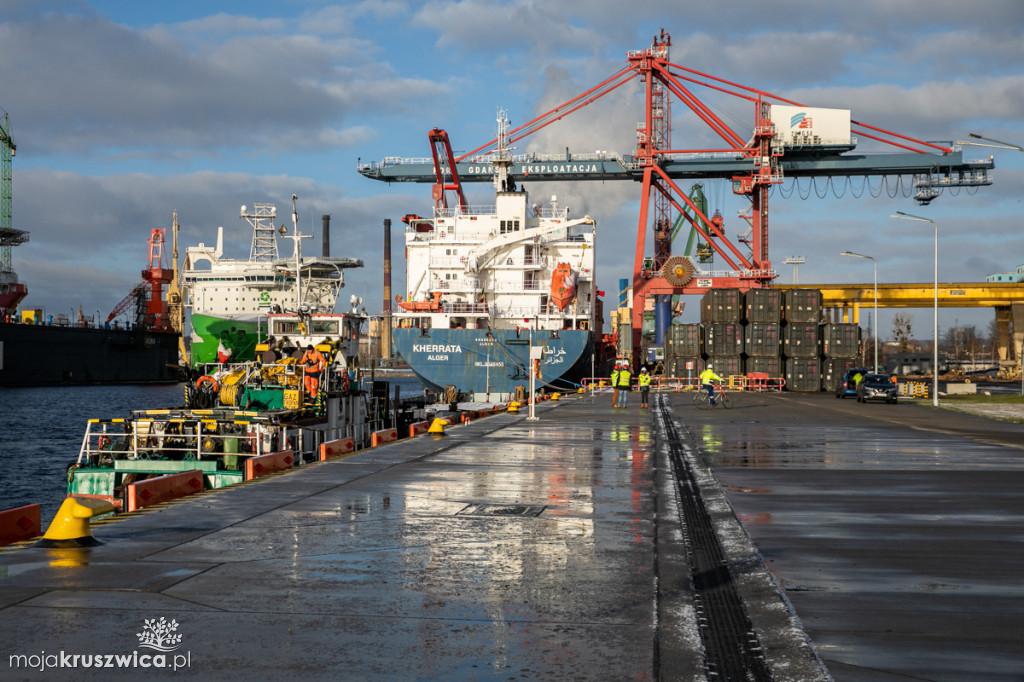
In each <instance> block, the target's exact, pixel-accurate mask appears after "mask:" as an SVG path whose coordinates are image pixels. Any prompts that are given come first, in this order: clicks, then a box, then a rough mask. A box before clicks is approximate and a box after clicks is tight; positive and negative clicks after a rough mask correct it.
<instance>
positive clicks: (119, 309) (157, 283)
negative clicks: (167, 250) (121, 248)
mask: <svg viewBox="0 0 1024 682" xmlns="http://www.w3.org/2000/svg"><path fill="white" fill-rule="evenodd" d="M165 234H166V231H165V230H164V229H163V228H160V227H154V228H153V230H152V232H151V233H150V235H149V241H148V244H149V267H147V268H146V269H145V270H143V271H142V281H141V282H139V283H138V284H136V285H135V286H134V287H133V288H132V290H131V291H130V292H129V293H128V295H127V296H125V297H124V298H123V299H122V300H121V302H120V303H118V304H117V305H116V306H115V307H114V310H113V311H112V312H111V313H110V314H109V315H107V322H110V321H111V320H113V319H114V318H116V317H117V316H118V315H121V314H122V313H124V312H125V311H127V310H129V309H130V308H134V309H135V316H134V318H135V324H136V325H137V326H140V325H141V326H144V327H146V328H147V329H149V330H152V331H160V332H173V331H174V328H173V327H172V325H171V322H170V317H169V316H168V314H167V304H166V302H165V301H164V285H166V284H169V283H170V281H171V279H172V278H173V276H174V273H173V271H171V270H169V269H167V268H166V267H165V266H164V235H165Z"/></svg>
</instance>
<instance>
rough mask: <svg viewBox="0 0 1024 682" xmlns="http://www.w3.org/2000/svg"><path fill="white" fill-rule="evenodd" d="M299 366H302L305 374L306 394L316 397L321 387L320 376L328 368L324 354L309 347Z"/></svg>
mask: <svg viewBox="0 0 1024 682" xmlns="http://www.w3.org/2000/svg"><path fill="white" fill-rule="evenodd" d="M299 364H300V365H302V369H303V373H304V374H305V378H304V379H303V384H304V385H305V387H306V394H307V395H310V396H315V395H316V393H317V389H318V388H319V387H320V374H321V373H322V372H323V371H324V367H326V366H327V360H326V359H325V358H324V354H323V353H321V352H320V351H318V350H317V349H315V348H313V346H312V345H309V346H306V352H305V353H303V354H302V359H301V360H300V361H299Z"/></svg>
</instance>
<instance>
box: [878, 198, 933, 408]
mask: <svg viewBox="0 0 1024 682" xmlns="http://www.w3.org/2000/svg"><path fill="white" fill-rule="evenodd" d="M889 217H890V218H896V219H898V220H915V221H917V222H919V223H931V224H932V227H933V228H935V303H934V306H933V307H934V319H935V321H934V325H933V327H932V405H934V406H935V407H938V406H939V225H938V223H936V222H935V221H934V220H929V219H928V218H922V217H920V216H916V215H910V214H909V213H904V212H903V211H896V213H895V214H894V215H890V216H889Z"/></svg>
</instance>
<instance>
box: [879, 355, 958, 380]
mask: <svg viewBox="0 0 1024 682" xmlns="http://www.w3.org/2000/svg"><path fill="white" fill-rule="evenodd" d="M933 359H934V357H933V356H932V354H931V353H889V354H888V355H887V356H886V357H885V371H886V373H888V374H900V375H906V374H931V373H932V360H933ZM948 371H949V364H948V363H947V361H946V358H945V357H944V356H942V355H939V374H945V373H946V372H948Z"/></svg>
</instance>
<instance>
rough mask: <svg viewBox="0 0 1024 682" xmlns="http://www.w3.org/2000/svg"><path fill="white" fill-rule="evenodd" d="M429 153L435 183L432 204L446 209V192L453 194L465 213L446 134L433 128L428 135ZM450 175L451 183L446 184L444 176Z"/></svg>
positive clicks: (457, 172) (463, 195) (465, 206)
mask: <svg viewBox="0 0 1024 682" xmlns="http://www.w3.org/2000/svg"><path fill="white" fill-rule="evenodd" d="M429 136H430V151H431V152H432V153H433V155H434V175H435V177H436V179H437V182H435V183H434V191H433V195H434V204H435V206H436V207H437V208H448V195H447V192H448V190H452V191H454V192H455V195H456V196H457V197H458V199H459V207H460V208H461V209H462V210H463V211H465V210H467V209H468V206H467V204H466V195H465V194H463V192H462V182H461V181H460V180H459V171H458V169H457V168H456V167H455V155H454V154H452V144H451V142H450V141H449V140H448V133H446V132H445V131H443V130H441V129H440V128H434V129H433V130H431V131H430V133H429ZM446 175H450V176H451V181H450V182H446V181H445V176H446Z"/></svg>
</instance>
